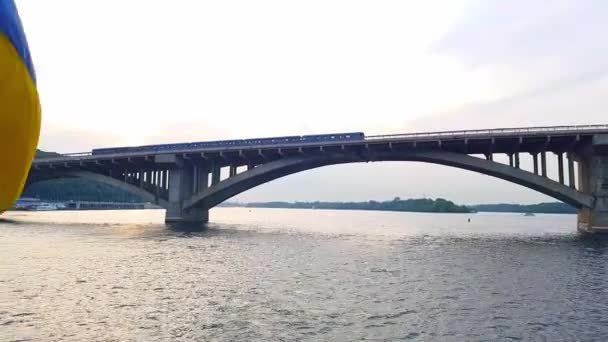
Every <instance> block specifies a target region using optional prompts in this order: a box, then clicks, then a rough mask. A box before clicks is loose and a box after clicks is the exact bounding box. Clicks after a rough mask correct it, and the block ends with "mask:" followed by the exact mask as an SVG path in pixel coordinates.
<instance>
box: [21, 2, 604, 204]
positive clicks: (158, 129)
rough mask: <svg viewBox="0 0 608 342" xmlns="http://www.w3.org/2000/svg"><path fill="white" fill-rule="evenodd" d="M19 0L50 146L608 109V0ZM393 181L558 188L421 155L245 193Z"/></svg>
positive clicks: (480, 193) (431, 190)
mask: <svg viewBox="0 0 608 342" xmlns="http://www.w3.org/2000/svg"><path fill="white" fill-rule="evenodd" d="M16 2H17V5H18V8H19V11H20V14H21V17H22V21H23V23H24V27H25V30H26V33H27V35H28V40H29V44H30V49H31V51H32V55H33V58H34V64H35V67H36V71H37V77H38V88H39V92H40V97H41V102H42V108H43V123H42V125H43V126H42V132H41V139H40V144H39V146H40V148H41V149H43V150H47V151H57V152H62V153H65V152H82V151H88V150H90V149H92V148H95V147H107V146H127V145H140V144H150V143H170V142H182V141H204V140H213V139H230V138H246V137H261V136H281V135H300V134H316V133H328V132H352V131H357V132H358V131H363V132H365V133H366V134H388V133H404V132H417V131H435V130H451V129H475V128H498V127H520V126H537V125H570V124H592V123H606V121H608V120H606V119H605V118H606V115H605V111H606V108H608V97H607V96H606V93H607V91H608V58H607V57H608V37H607V36H606V35H605V34H603V32H606V31H607V29H608V22H607V21H606V20H605V16H604V15H603V14H605V13H607V10H608V2H605V1H602V0H588V1H570V0H555V1H552V2H551V3H550V4H548V3H547V2H546V1H540V0H532V1H530V0H526V1H524V0H511V1H502V0H483V1H482V0H462V1H457V0H454V1H443V0H441V1H440V0H429V1H381V2H379V1H374V2H372V1H357V0H347V1H334V0H323V1H316V0H310V1H297V2H296V1H265V0H262V1H186V0H173V1H171V2H168V1H155V0H146V1H138V0H129V1H125V0H121V1H116V0H104V1H100V0H98V1H81V0H53V1H39V0H17V1H16ZM503 160H504V159H503ZM523 165H524V166H525V167H529V161H528V160H527V159H525V158H524V162H523ZM396 196H399V197H401V198H408V197H444V198H448V199H450V200H453V201H455V202H458V203H465V204H474V203H488V202H510V203H513V202H522V203H534V202H540V201H550V200H552V199H550V198H548V197H546V196H544V195H542V194H540V193H537V192H534V191H532V190H529V189H526V188H523V187H521V186H519V185H515V184H511V183H508V182H506V181H502V180H498V179H495V178H492V177H488V176H483V175H479V174H476V173H472V172H470V171H465V170H460V169H454V168H450V167H446V166H438V165H430V164H424V163H412V162H380V163H367V164H352V165H340V166H329V167H324V168H320V169H316V170H311V171H307V172H303V173H299V174H296V175H292V176H288V177H285V178H282V179H279V180H276V181H274V182H271V183H268V184H266V185H263V186H260V187H258V188H255V189H252V190H250V191H248V192H246V193H243V194H241V195H239V196H238V197H237V198H236V200H239V201H270V200H287V201H295V200H301V201H310V200H353V201H356V200H369V199H376V200H381V199H392V198H393V197H396Z"/></svg>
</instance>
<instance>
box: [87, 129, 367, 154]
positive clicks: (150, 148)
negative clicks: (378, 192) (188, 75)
mask: <svg viewBox="0 0 608 342" xmlns="http://www.w3.org/2000/svg"><path fill="white" fill-rule="evenodd" d="M364 138H365V135H364V134H363V133H362V132H356V133H335V134H316V135H302V136H297V135H296V136H289V137H274V138H256V139H242V140H218V141H199V142H190V143H179V144H163V145H145V146H134V147H110V148H96V149H93V150H92V151H91V153H92V154H93V155H99V154H117V153H133V152H163V151H172V150H197V149H203V148H222V147H241V146H242V147H248V146H262V145H283V144H305V143H315V142H337V141H352V140H363V139H364Z"/></svg>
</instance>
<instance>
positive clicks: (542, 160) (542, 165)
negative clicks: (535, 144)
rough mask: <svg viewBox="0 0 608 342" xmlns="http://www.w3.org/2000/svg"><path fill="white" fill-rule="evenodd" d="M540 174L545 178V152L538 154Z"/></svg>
mask: <svg viewBox="0 0 608 342" xmlns="http://www.w3.org/2000/svg"><path fill="white" fill-rule="evenodd" d="M540 174H541V176H543V177H545V178H547V152H545V151H542V152H541V153H540Z"/></svg>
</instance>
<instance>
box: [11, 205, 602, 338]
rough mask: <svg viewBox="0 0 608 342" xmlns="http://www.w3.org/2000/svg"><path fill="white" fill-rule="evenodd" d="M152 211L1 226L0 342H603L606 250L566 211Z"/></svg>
mask: <svg viewBox="0 0 608 342" xmlns="http://www.w3.org/2000/svg"><path fill="white" fill-rule="evenodd" d="M163 215H164V212H163V211H159V210H142V211H79V212H31V213H24V212H12V213H8V214H5V215H3V216H2V218H3V221H1V222H0V340H2V341H30V340H31V341H65V340H68V341H70V340H74V341H81V340H88V341H192V340H196V341H214V340H222V341H252V340H263V341H269V340H272V341H298V340H302V341H352V340H375V341H377V340H380V341H383V340H390V341H392V340H399V339H405V340H407V339H412V340H420V341H494V340H532V341H569V340H572V341H574V340H579V341H591V340H597V341H605V340H608V275H607V268H608V253H607V252H608V241H607V240H598V239H589V238H584V237H581V236H578V235H577V234H576V233H575V224H576V218H575V216H573V215H537V216H534V217H524V216H522V215H519V214H416V213H394V212H365V211H331V210H327V211H322V210H296V209H251V210H250V209H246V208H218V209H214V210H213V211H212V212H211V219H212V221H213V223H211V224H210V225H209V227H208V228H207V229H206V230H204V231H185V230H182V229H175V228H168V227H166V226H165V225H164V224H162V223H161V222H162V221H163ZM468 218H470V219H471V222H468Z"/></svg>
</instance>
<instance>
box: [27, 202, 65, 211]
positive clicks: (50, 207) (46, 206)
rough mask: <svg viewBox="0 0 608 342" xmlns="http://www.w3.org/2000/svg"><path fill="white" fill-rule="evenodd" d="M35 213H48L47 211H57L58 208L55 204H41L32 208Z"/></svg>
mask: <svg viewBox="0 0 608 342" xmlns="http://www.w3.org/2000/svg"><path fill="white" fill-rule="evenodd" d="M33 209H34V210H36V211H48V210H57V209H59V207H58V206H57V205H55V204H51V203H42V204H40V205H37V206H35V207H34V208H33Z"/></svg>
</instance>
